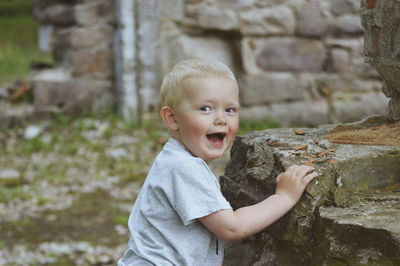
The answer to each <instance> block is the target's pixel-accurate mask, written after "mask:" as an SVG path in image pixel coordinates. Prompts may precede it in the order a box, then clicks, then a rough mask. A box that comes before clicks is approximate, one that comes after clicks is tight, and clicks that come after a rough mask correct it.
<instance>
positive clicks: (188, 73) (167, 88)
mask: <svg viewBox="0 0 400 266" xmlns="http://www.w3.org/2000/svg"><path fill="white" fill-rule="evenodd" d="M205 77H222V78H229V79H232V80H234V81H236V78H235V75H234V74H233V73H232V71H231V70H230V69H229V68H228V67H227V66H225V65H224V64H222V63H220V62H218V61H215V60H212V59H206V58H195V59H188V60H184V61H181V62H179V63H178V64H176V65H175V66H173V67H172V68H171V69H170V70H169V71H168V73H167V74H166V75H165V77H164V81H163V83H162V85H161V106H170V107H176V105H177V103H178V102H179V100H180V99H181V96H182V91H183V85H182V83H183V81H184V80H185V79H187V78H205Z"/></svg>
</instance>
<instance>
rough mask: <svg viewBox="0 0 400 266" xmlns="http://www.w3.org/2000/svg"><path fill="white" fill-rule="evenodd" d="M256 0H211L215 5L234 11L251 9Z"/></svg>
mask: <svg viewBox="0 0 400 266" xmlns="http://www.w3.org/2000/svg"><path fill="white" fill-rule="evenodd" d="M254 2H255V0H224V1H209V3H212V5H213V6H215V7H216V8H219V9H231V10H234V11H240V10H246V9H251V8H253V7H254V5H255V3H254Z"/></svg>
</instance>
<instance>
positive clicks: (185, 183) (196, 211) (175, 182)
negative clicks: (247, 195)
mask: <svg viewBox="0 0 400 266" xmlns="http://www.w3.org/2000/svg"><path fill="white" fill-rule="evenodd" d="M171 181H172V188H171V189H172V193H171V194H170V195H169V200H170V202H171V204H172V206H173V208H174V209H175V211H176V212H177V213H178V215H179V216H180V217H181V219H182V221H183V223H184V224H185V225H189V224H191V223H192V222H194V221H195V220H196V219H198V218H201V217H204V216H207V215H209V214H212V213H214V212H216V211H220V210H223V209H232V207H231V205H230V204H229V202H228V201H227V200H226V199H225V197H224V196H223V195H222V193H221V190H220V186H219V183H218V181H217V179H216V178H215V176H214V175H213V174H212V173H211V171H210V170H209V169H208V167H207V166H206V165H202V163H201V162H200V161H196V164H194V165H191V166H190V167H189V166H188V165H186V166H183V167H180V168H179V169H178V170H177V171H174V173H173V175H172V180H171Z"/></svg>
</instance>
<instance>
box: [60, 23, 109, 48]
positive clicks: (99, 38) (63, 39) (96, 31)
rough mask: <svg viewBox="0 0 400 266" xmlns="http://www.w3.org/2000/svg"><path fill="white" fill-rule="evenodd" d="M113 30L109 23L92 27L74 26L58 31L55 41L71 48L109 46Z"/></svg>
mask: <svg viewBox="0 0 400 266" xmlns="http://www.w3.org/2000/svg"><path fill="white" fill-rule="evenodd" d="M113 33H114V30H113V28H112V27H111V26H109V25H102V26H94V27H84V28H81V27H79V28H78V27H74V28H68V29H65V30H60V31H59V32H58V37H57V41H56V42H57V43H59V44H58V46H60V45H64V46H65V45H67V46H68V47H71V48H93V47H96V46H103V47H104V46H109V47H111V43H112V40H113Z"/></svg>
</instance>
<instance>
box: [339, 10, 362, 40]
mask: <svg viewBox="0 0 400 266" xmlns="http://www.w3.org/2000/svg"><path fill="white" fill-rule="evenodd" d="M331 27H332V30H333V31H334V32H336V33H347V34H359V35H361V34H363V32H364V28H363V26H362V25H361V20H360V17H359V16H358V15H349V14H348V15H343V16H340V17H337V18H335V19H334V20H332V22H331Z"/></svg>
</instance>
